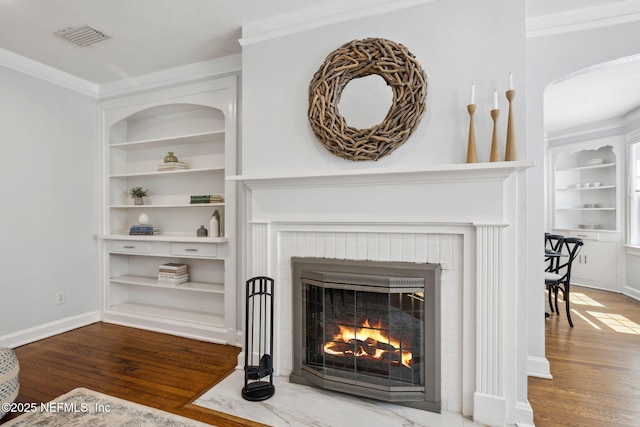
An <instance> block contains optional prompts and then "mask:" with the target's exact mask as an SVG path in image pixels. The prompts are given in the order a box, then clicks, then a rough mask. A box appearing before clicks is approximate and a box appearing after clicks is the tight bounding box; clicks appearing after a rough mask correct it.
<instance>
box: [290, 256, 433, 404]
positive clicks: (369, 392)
mask: <svg viewBox="0 0 640 427" xmlns="http://www.w3.org/2000/svg"><path fill="white" fill-rule="evenodd" d="M292 269H293V272H292V274H293V276H292V277H293V304H294V313H293V315H294V319H293V325H294V331H293V334H294V349H293V350H294V355H293V357H294V359H293V370H292V373H291V375H290V380H291V381H293V382H296V383H301V384H306V385H311V386H315V387H321V388H326V389H330V390H334V391H339V392H343V393H349V394H354V395H358V396H363V397H368V398H372V399H377V400H382V401H387V402H393V403H396V404H400V405H406V406H411V407H415V408H420V409H425V410H429V411H433V412H440V345H439V344H440V335H439V331H440V325H439V322H440V313H439V310H440V308H439V301H440V298H439V282H440V280H439V277H440V267H439V266H438V265H436V264H414V263H403V262H374V261H352V260H336V259H326V258H297V257H294V258H292Z"/></svg>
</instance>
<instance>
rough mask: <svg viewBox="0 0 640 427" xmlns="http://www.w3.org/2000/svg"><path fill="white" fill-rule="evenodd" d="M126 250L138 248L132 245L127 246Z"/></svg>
mask: <svg viewBox="0 0 640 427" xmlns="http://www.w3.org/2000/svg"><path fill="white" fill-rule="evenodd" d="M124 248H125V249H135V248H136V247H135V246H131V245H127V246H124Z"/></svg>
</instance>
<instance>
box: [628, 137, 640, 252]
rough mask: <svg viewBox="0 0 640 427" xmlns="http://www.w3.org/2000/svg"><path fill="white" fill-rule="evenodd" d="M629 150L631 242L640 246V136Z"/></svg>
mask: <svg viewBox="0 0 640 427" xmlns="http://www.w3.org/2000/svg"><path fill="white" fill-rule="evenodd" d="M637 139H638V141H635V142H634V143H633V145H631V147H630V152H629V159H630V161H629V188H628V196H629V239H628V240H629V244H630V245H634V246H640V137H639V138H637Z"/></svg>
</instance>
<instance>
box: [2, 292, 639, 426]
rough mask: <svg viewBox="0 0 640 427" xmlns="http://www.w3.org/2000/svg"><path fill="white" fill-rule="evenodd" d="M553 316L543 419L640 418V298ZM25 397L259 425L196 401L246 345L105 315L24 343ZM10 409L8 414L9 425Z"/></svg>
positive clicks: (537, 408) (586, 304)
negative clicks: (77, 396) (103, 400)
mask: <svg viewBox="0 0 640 427" xmlns="http://www.w3.org/2000/svg"><path fill="white" fill-rule="evenodd" d="M572 307H573V308H574V310H576V312H577V313H574V314H572V318H573V322H574V325H575V327H574V328H570V327H569V325H568V323H567V319H566V316H565V314H564V312H562V314H561V315H559V316H557V315H552V316H551V317H550V318H549V319H547V320H546V352H547V358H548V359H549V362H550V363H551V373H552V375H553V380H546V379H541V378H529V402H530V403H531V406H532V407H533V410H534V419H535V424H536V426H538V427H556V426H558V427H559V426H576V427H577V426H579V427H600V426H603V427H604V426H606V427H617V426H619V427H623V426H624V427H633V426H639V427H640V302H638V301H635V300H633V299H631V298H628V297H625V296H622V295H619V294H615V293H611V292H604V291H597V290H593V289H588V288H581V287H576V286H574V287H573V288H572ZM15 351H16V354H17V355H18V359H19V360H20V366H21V370H20V379H21V386H20V395H19V396H18V401H19V402H28V403H31V402H35V403H40V402H47V401H49V400H51V399H53V398H55V397H57V396H59V395H61V394H64V393H66V392H68V391H70V390H72V389H74V388H76V387H87V388H90V389H93V390H96V391H99V392H102V393H105V394H109V395H112V396H116V397H120V398H122V399H126V400H130V401H133V402H138V403H141V404H143V405H147V406H151V407H155V408H158V409H162V410H165V411H168V412H173V413H176V414H179V415H182V416H186V417H189V418H193V419H197V420H199V421H203V422H206V423H210V424H213V425H217V426H220V427H239V426H259V424H256V423H251V422H249V421H246V420H242V419H238V418H235V417H233V416H230V415H226V414H221V413H218V412H214V411H209V410H206V409H203V408H199V407H197V406H194V405H191V404H190V403H191V402H192V401H193V400H195V399H196V398H198V397H199V396H200V395H201V394H202V393H204V392H205V391H207V390H208V389H209V388H211V387H212V386H213V385H215V384H216V383H217V382H219V381H220V380H222V379H223V378H224V377H225V376H226V375H228V374H229V373H230V372H231V371H232V370H233V369H234V368H235V365H236V363H237V355H238V353H239V351H240V349H239V348H236V347H232V346H225V345H219V344H211V343H206V342H201V341H195V340H189V339H186V338H180V337H175V336H171V335H165V334H159V333H155V332H149V331H143V330H139V329H134V328H127V327H123V326H117V325H111V324H106V323H96V324H93V325H89V326H86V327H83V328H79V329H76V330H73V331H70V332H67V333H64V334H60V335H57V336H54V337H51V338H47V339H44V340H41V341H38V342H35V343H31V344H27V345H25V346H22V347H19V348H17V349H15ZM10 418H12V417H11V416H10V415H8V416H7V417H5V419H4V420H0V424H2V422H3V421H6V420H7V419H10Z"/></svg>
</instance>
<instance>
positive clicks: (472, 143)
mask: <svg viewBox="0 0 640 427" xmlns="http://www.w3.org/2000/svg"><path fill="white" fill-rule="evenodd" d="M475 91H476V85H474V84H472V85H471V102H470V103H469V105H467V111H468V112H469V142H468V143H467V163H476V162H477V161H478V155H477V152H476V130H475V127H474V125H473V115H474V114H475V112H476V104H475V95H476V94H475Z"/></svg>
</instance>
